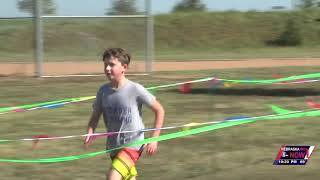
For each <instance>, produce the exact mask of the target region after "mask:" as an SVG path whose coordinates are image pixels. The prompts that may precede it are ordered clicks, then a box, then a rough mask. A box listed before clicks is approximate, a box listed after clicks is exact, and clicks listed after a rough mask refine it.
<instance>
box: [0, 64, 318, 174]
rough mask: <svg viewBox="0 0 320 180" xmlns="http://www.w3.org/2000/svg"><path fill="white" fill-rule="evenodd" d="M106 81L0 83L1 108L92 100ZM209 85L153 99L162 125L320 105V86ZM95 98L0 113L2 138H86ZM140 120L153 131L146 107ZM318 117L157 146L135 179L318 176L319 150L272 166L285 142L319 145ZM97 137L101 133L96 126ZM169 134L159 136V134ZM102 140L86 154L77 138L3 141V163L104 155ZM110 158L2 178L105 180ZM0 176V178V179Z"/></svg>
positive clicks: (161, 80)
mask: <svg viewBox="0 0 320 180" xmlns="http://www.w3.org/2000/svg"><path fill="white" fill-rule="evenodd" d="M319 70H320V69H319V67H303V68H301V67H295V68H294V67H287V68H272V69H237V70H232V69H229V70H214V71H213V70H212V71H209V70H208V71H183V72H161V73H154V74H153V75H151V76H132V77H129V78H130V79H132V80H135V81H138V82H140V83H141V84H143V85H144V86H146V87H150V86H153V85H161V84H168V83H173V82H182V81H186V80H191V79H198V78H202V77H210V76H212V75H216V76H218V77H220V78H228V79H244V78H252V79H271V78H274V77H273V76H272V74H273V73H277V74H281V75H283V76H290V75H298V74H306V73H315V72H319ZM104 82H105V78H104V77H87V78H66V79H63V78H56V79H49V78H48V79H34V78H23V77H19V78H18V77H3V78H1V87H0V97H1V104H0V106H1V107H7V106H15V105H22V104H30V103H34V102H43V101H51V100H57V99H64V98H72V97H81V96H91V95H95V93H96V90H97V88H98V87H99V86H100V85H101V84H103V83H104ZM207 86H208V85H207V83H199V84H195V85H193V89H192V92H191V93H190V94H181V93H179V92H178V91H177V88H169V89H162V90H159V91H157V92H156V93H155V94H156V96H157V98H158V99H159V100H160V102H161V103H162V104H163V106H164V107H165V110H166V118H165V126H172V125H182V124H187V123H190V122H206V121H215V120H223V119H224V118H226V117H230V116H233V115H247V116H257V115H267V114H272V111H271V109H270V108H269V107H268V106H267V104H277V105H280V106H282V107H284V108H288V109H294V110H301V109H307V108H308V107H307V105H306V99H307V98H312V99H314V100H315V101H318V102H319V101H320V86H319V83H317V82H316V83H309V84H295V85H263V86H262V85H260V86H258V85H253V84H237V85H235V86H234V87H230V88H226V87H220V88H217V89H213V90H212V89H211V90H210V89H208V88H207ZM91 105H92V100H89V101H85V102H79V103H74V104H70V105H66V106H65V107H61V108H57V109H45V110H35V111H29V112H23V113H10V114H3V115H0V122H1V128H0V134H1V138H0V139H17V138H26V137H30V136H34V135H40V134H47V135H57V136H65V135H73V134H84V133H85V132H86V131H85V130H86V126H87V121H88V118H89V115H90V112H91ZM143 117H144V122H145V124H146V127H151V126H152V124H153V122H152V120H153V117H152V113H151V112H150V111H149V110H148V109H146V108H145V109H144V116H143ZM319 125H320V121H319V117H312V118H311V117H308V118H298V119H285V120H279V121H266V122H256V123H252V124H246V125H240V126H235V127H230V128H226V129H221V130H217V131H212V132H207V133H203V134H199V135H194V136H190V137H185V138H179V139H174V140H170V141H164V142H161V143H160V147H159V151H158V153H157V154H156V155H154V156H153V157H149V156H147V155H143V157H142V159H141V160H140V161H139V164H138V171H139V173H140V177H139V179H141V180H143V179H153V180H163V179H237V180H238V179H317V178H319V177H320V175H319V173H318V169H319V168H320V154H319V151H318V149H317V148H316V150H315V152H314V153H313V155H312V157H311V160H309V162H308V164H307V165H306V166H294V167H292V166H291V167H290V166H286V167H285V166H273V165H272V163H273V160H274V159H275V157H276V154H277V153H278V150H279V148H280V146H281V145H283V144H294V145H318V142H319V138H318V137H319V135H320V126H319ZM97 131H98V132H103V131H104V125H103V122H102V121H100V124H99V128H98V130H97ZM169 132H173V131H163V134H166V133H169ZM104 141H105V140H104V139H103V138H100V139H98V140H96V141H95V142H94V143H93V145H92V146H91V148H90V149H88V150H84V149H83V148H82V139H81V138H74V139H68V140H57V141H53V140H52V141H42V142H40V143H39V146H38V148H37V149H35V150H32V149H31V142H15V143H7V144H0V146H1V150H0V158H14V159H15V158H17V159H33V158H48V157H60V156H68V155H78V154H84V153H89V152H95V151H100V150H103V149H104V147H105V142H104ZM109 164H110V160H109V158H108V156H107V155H100V156H96V157H93V158H88V159H83V160H76V161H71V162H64V163H52V164H50V163H47V164H40V163H36V164H27V163H25V164H23V163H22V164H19V163H0V169H1V171H0V174H1V177H2V178H3V179H6V180H22V179H32V180H43V179H46V180H56V179H59V180H70V179H77V180H85V179H90V180H98V179H104V174H105V172H106V169H107V168H108V167H109ZM2 178H1V179H2Z"/></svg>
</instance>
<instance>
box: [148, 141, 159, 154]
mask: <svg viewBox="0 0 320 180" xmlns="http://www.w3.org/2000/svg"><path fill="white" fill-rule="evenodd" d="M157 149H158V142H153V143H150V144H148V145H147V147H146V151H147V153H148V154H149V155H153V154H154V153H156V151H157Z"/></svg>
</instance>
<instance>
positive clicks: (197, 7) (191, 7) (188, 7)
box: [172, 0, 206, 12]
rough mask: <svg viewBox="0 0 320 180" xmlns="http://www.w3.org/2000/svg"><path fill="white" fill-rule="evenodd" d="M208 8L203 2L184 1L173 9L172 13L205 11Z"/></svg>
mask: <svg viewBox="0 0 320 180" xmlns="http://www.w3.org/2000/svg"><path fill="white" fill-rule="evenodd" d="M205 10H206V6H205V5H204V4H203V3H201V0H182V1H180V2H179V3H178V4H176V5H175V6H174V7H173V10H172V12H182V11H205Z"/></svg>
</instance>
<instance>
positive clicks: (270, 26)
mask: <svg viewBox="0 0 320 180" xmlns="http://www.w3.org/2000/svg"><path fill="white" fill-rule="evenodd" d="M319 16H320V13H319V10H317V9H315V10H311V9H310V10H307V11H303V10H297V11H271V12H254V11H249V12H237V11H227V12H203V13H197V12H195V13H170V14H160V15H155V16H154V45H155V59H156V60H161V61H164V60H170V61H172V60H184V61H185V60H190V59H192V60H194V59H230V58H231V59H239V58H274V57H277V58H280V57H282V58H293V57H295V58H297V57H319V56H320V53H319V44H320V38H319V37H320V36H319V34H320V26H319V21H318V19H319ZM289 19H292V20H294V23H295V25H296V28H297V29H298V30H299V37H301V40H302V43H301V44H300V45H299V46H293V47H290V46H270V45H268V44H267V42H270V41H272V40H276V39H277V38H279V37H280V36H281V34H282V33H284V32H287V31H288V28H286V24H287V22H288V20H289ZM43 21H44V22H43V25H44V28H43V31H44V33H43V38H44V39H43V40H44V60H45V62H56V61H59V62H62V61H95V60H96V59H100V54H101V52H102V51H103V50H104V49H105V48H107V47H118V46H121V47H126V48H127V49H128V50H130V52H132V53H133V54H134V57H135V59H137V60H144V58H145V56H146V55H145V49H146V48H145V46H146V37H145V20H144V19H143V18H131V19H127V18H120V19H119V18H116V19H114V18H111V19H110V18H109V19H108V18H102V19H101V18H98V19H97V18H90V19H87V18H78V19H74V18H49V19H48V18H44V20H43ZM190 22H192V23H190ZM289 30H290V29H289ZM33 56H34V28H33V22H32V20H31V19H20V20H0V62H20V63H23V62H29V63H30V62H34V57H33Z"/></svg>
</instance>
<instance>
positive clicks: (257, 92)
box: [168, 88, 320, 97]
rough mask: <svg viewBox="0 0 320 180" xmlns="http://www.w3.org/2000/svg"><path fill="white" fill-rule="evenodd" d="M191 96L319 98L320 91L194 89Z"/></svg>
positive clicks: (304, 89) (300, 89)
mask: <svg viewBox="0 0 320 180" xmlns="http://www.w3.org/2000/svg"><path fill="white" fill-rule="evenodd" d="M168 91H169V92H175V93H180V92H179V90H177V89H170V90H168ZM189 94H210V95H224V96H225V95H226V96H228V95H230V96H276V97H277V96H282V97H303V96H317V95H320V91H319V90H316V89H312V88H299V89H263V88H253V89H252V88H250V89H249V88H248V89H219V88H216V89H208V88H196V89H195V88H194V89H192V90H191V92H190V93H189Z"/></svg>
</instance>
